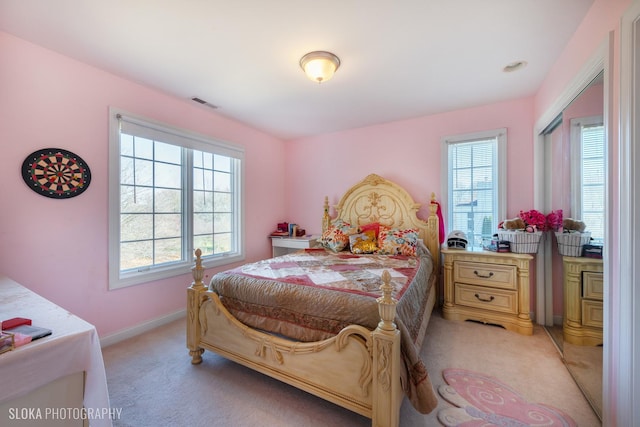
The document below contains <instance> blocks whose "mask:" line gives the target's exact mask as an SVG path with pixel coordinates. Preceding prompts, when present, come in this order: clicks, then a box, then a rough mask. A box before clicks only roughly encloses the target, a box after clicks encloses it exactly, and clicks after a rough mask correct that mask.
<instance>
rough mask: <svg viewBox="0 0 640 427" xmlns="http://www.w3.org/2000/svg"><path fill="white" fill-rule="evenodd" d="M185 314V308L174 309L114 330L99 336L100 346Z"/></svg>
mask: <svg viewBox="0 0 640 427" xmlns="http://www.w3.org/2000/svg"><path fill="white" fill-rule="evenodd" d="M186 315H187V310H186V309H183V310H180V311H176V312H175V313H170V314H167V315H165V316H161V317H157V318H155V319H153V320H149V321H147V322H144V323H140V324H138V325H135V326H132V327H131V328H127V329H124V330H122V331H119V332H116V333H114V334H111V335H108V336H106V337H104V338H101V339H100V347H102V348H104V347H108V346H110V345H113V344H115V343H117V342H120V341H124V340H126V339H128V338H132V337H135V336H136V335H140V334H143V333H145V332H147V331H150V330H151V329H155V328H157V327H159V326H162V325H165V324H167V323H170V322H173V321H174V320H178V319H180V318H182V317H185V316H186ZM185 327H186V326H185Z"/></svg>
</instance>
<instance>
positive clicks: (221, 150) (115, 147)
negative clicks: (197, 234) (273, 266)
mask: <svg viewBox="0 0 640 427" xmlns="http://www.w3.org/2000/svg"><path fill="white" fill-rule="evenodd" d="M120 118H124V119H125V120H126V121H127V122H130V123H133V124H135V125H138V126H143V127H146V128H148V129H149V130H150V132H154V131H155V132H158V134H164V133H167V134H170V135H173V137H175V138H176V139H175V140H173V141H167V142H170V143H173V144H176V145H180V146H182V147H185V148H190V149H195V150H201V151H207V152H212V153H216V154H221V155H225V156H228V157H233V158H235V159H238V160H240V162H239V165H238V167H237V168H236V170H235V172H234V177H235V182H234V188H235V189H236V190H235V191H237V192H238V197H234V211H235V212H236V219H237V221H239V224H238V227H237V230H236V232H235V233H234V238H235V244H236V248H237V249H236V251H235V252H234V253H233V254H221V255H212V256H207V257H203V258H202V264H203V267H205V268H212V267H220V266H224V265H227V264H232V263H237V262H241V261H244V260H245V238H244V236H245V212H244V208H243V207H244V206H245V203H244V197H245V196H244V195H245V191H244V182H245V179H244V148H243V147H241V146H238V145H235V144H231V143H227V142H221V141H218V140H214V139H212V138H210V137H207V136H204V135H201V134H197V133H195V132H191V131H188V130H184V129H180V128H177V127H173V126H170V125H167V124H164V123H160V122H157V121H154V120H151V119H147V118H144V117H141V116H137V115H134V114H131V113H128V112H126V111H123V110H120V109H117V108H113V107H110V108H109V168H108V173H109V177H108V185H109V189H108V193H109V197H108V199H109V209H108V217H109V218H108V222H109V234H108V240H109V242H108V246H109V252H108V253H109V263H108V264H109V265H108V274H109V289H110V290H114V289H120V288H124V287H128V286H133V285H137V284H141V283H148V282H151V281H155V280H161V279H166V278H169V277H174V276H178V275H181V274H187V273H189V272H190V271H191V268H192V267H193V252H194V250H195V248H193V247H190V246H192V245H193V236H192V234H193V232H192V231H193V219H192V214H193V208H192V206H190V205H191V204H192V203H191V202H190V201H191V200H192V195H191V194H190V193H191V191H192V184H191V183H192V180H193V177H192V175H193V173H192V169H193V164H191V162H188V163H187V164H185V165H184V167H185V168H189V169H188V170H186V176H187V179H186V181H185V189H184V190H183V191H186V193H187V197H185V199H186V200H185V201H184V203H185V204H188V205H189V206H187V208H188V209H187V210H185V215H189V216H191V219H187V220H185V221H184V230H183V233H184V234H183V237H184V236H187V237H184V239H185V243H187V244H186V245H185V247H186V251H187V253H190V254H192V257H188V256H187V257H186V260H184V261H179V262H175V263H170V264H167V265H159V266H154V267H153V268H150V269H148V270H146V271H139V272H127V273H125V274H122V272H121V271H120ZM180 138H182V140H181V142H176V141H179V140H180ZM185 141H188V142H186V143H185Z"/></svg>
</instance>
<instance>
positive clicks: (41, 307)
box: [0, 276, 117, 427]
mask: <svg viewBox="0 0 640 427" xmlns="http://www.w3.org/2000/svg"><path fill="white" fill-rule="evenodd" d="M13 317H26V318H29V319H31V320H32V321H33V324H34V325H36V326H43V327H46V328H49V329H51V330H52V331H53V333H52V334H51V335H50V336H48V337H45V338H41V339H39V340H36V341H33V342H31V343H29V344H26V345H24V346H22V347H18V348H16V349H14V350H11V351H8V352H6V353H3V354H0V382H1V384H2V386H1V387H0V425H12V422H17V420H21V421H20V422H19V423H18V424H16V425H20V426H25V425H39V426H42V425H47V426H51V425H66V426H69V425H80V426H82V425H90V426H91V427H94V426H96V427H103V426H107V427H110V426H112V424H113V423H112V418H115V417H116V416H117V414H115V415H111V413H109V412H107V411H110V410H111V409H110V406H109V394H108V392H107V378H106V374H105V370H104V362H103V359H102V351H101V349H100V340H99V338H98V334H97V331H96V329H95V327H94V326H93V325H91V324H89V323H87V322H85V321H84V320H82V319H80V318H79V317H77V316H74V315H73V314H71V313H69V312H68V311H66V310H64V309H63V308H61V307H59V306H57V305H55V304H54V303H52V302H51V301H49V300H47V299H45V298H43V297H41V296H40V295H38V294H36V293H34V292H32V291H30V290H29V289H27V288H25V287H24V286H22V285H20V284H18V283H16V282H15V281H13V280H11V279H9V278H7V277H4V276H0V320H7V319H11V318H13ZM78 400H79V402H78ZM74 402H77V403H76V404H75V406H76V408H75V409H73V406H70V407H68V408H66V409H67V410H66V411H64V409H65V407H60V405H67V404H70V405H73V403H74ZM30 405H31V406H30ZM34 405H55V407H52V406H46V407H34ZM78 406H79V407H80V408H79V409H78ZM22 408H26V410H25V409H22ZM83 408H84V409H83ZM55 411H58V412H57V413H54V412H55ZM81 411H82V412H81ZM45 416H47V418H45ZM79 416H80V417H86V418H88V419H78V417H79ZM63 417H65V418H66V419H61V418H63ZM13 420H16V421H13Z"/></svg>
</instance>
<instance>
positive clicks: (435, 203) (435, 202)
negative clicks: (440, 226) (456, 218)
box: [429, 192, 438, 216]
mask: <svg viewBox="0 0 640 427" xmlns="http://www.w3.org/2000/svg"><path fill="white" fill-rule="evenodd" d="M429 212H431V215H434V216H435V215H436V213H437V212H438V200H437V199H436V193H433V192H432V193H431V201H430V203H429Z"/></svg>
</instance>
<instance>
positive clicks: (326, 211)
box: [322, 196, 331, 234]
mask: <svg viewBox="0 0 640 427" xmlns="http://www.w3.org/2000/svg"><path fill="white" fill-rule="evenodd" d="M330 224H331V216H329V196H324V214H323V215H322V233H323V234H324V232H325V231H327V230H328V229H329V225H330Z"/></svg>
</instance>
